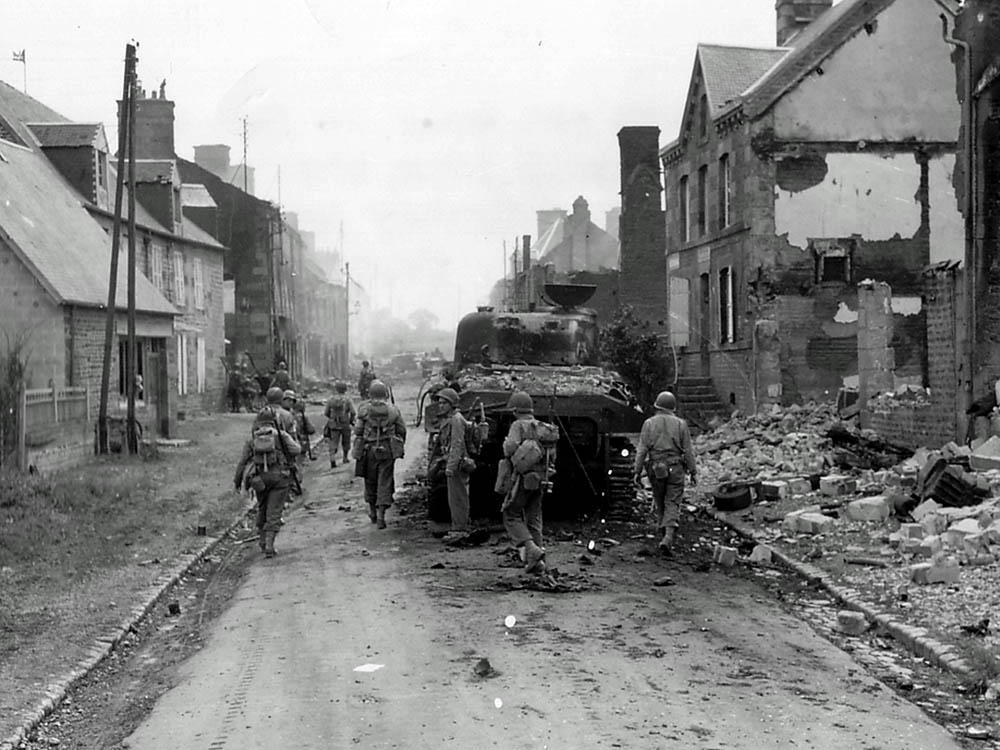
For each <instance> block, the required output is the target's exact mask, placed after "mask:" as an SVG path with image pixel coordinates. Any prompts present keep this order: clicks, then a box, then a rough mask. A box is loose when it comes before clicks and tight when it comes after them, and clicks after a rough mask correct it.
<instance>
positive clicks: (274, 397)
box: [267, 385, 284, 404]
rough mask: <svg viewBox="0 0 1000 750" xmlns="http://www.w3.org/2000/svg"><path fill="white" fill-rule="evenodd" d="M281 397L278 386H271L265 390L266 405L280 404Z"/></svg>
mask: <svg viewBox="0 0 1000 750" xmlns="http://www.w3.org/2000/svg"><path fill="white" fill-rule="evenodd" d="M283 395H284V394H283V393H282V390H281V389H280V388H279V387H278V386H276V385H273V386H271V387H270V388H268V389H267V403H269V404H280V403H281V397H282V396H283Z"/></svg>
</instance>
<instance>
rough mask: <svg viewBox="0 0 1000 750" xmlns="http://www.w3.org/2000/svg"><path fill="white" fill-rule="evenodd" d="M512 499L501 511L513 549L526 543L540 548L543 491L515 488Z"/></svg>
mask: <svg viewBox="0 0 1000 750" xmlns="http://www.w3.org/2000/svg"><path fill="white" fill-rule="evenodd" d="M513 492H514V497H513V499H512V500H511V501H510V504H509V505H508V506H507V507H506V508H504V511H503V525H504V528H505V529H507V533H508V534H509V535H510V538H511V540H512V541H513V542H514V546H515V547H522V546H524V543H525V542H527V541H533V542H534V543H535V544H537V545H538V546H539V547H541V546H542V497H543V496H544V494H545V493H544V490H540V489H539V490H526V489H523V488H522V487H517V488H516V489H514V490H513Z"/></svg>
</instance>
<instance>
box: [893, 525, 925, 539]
mask: <svg viewBox="0 0 1000 750" xmlns="http://www.w3.org/2000/svg"><path fill="white" fill-rule="evenodd" d="M899 533H900V534H901V535H902V537H903V538H904V539H923V538H924V527H923V526H921V525H920V524H919V523H901V524H900V525H899Z"/></svg>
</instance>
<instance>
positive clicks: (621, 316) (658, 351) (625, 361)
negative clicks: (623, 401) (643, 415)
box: [600, 305, 674, 409]
mask: <svg viewBox="0 0 1000 750" xmlns="http://www.w3.org/2000/svg"><path fill="white" fill-rule="evenodd" d="M600 351H601V359H602V360H603V361H604V362H606V363H607V364H608V365H609V366H611V367H612V368H614V369H615V370H617V371H618V374H620V375H621V376H622V377H623V378H624V379H625V381H626V382H627V383H628V384H629V386H630V387H631V388H632V391H633V393H635V395H636V398H638V399H639V402H640V404H642V406H643V408H644V409H648V408H650V407H651V406H652V404H653V402H654V401H655V400H656V395H657V394H658V393H659V392H660V391H662V390H664V389H665V388H667V387H668V386H669V385H670V383H672V382H673V380H674V361H673V357H672V356H671V354H670V350H669V348H668V347H667V345H666V343H665V342H664V340H663V339H662V338H661V337H660V335H659V334H657V333H655V332H653V331H651V330H650V328H649V324H648V323H646V322H644V321H641V320H639V319H638V318H637V317H636V316H635V312H634V311H633V310H632V308H631V307H630V306H628V305H622V307H621V308H620V309H619V311H618V314H617V315H616V316H615V318H614V320H612V321H611V322H610V323H609V324H608V325H606V326H604V327H602V328H601V332H600Z"/></svg>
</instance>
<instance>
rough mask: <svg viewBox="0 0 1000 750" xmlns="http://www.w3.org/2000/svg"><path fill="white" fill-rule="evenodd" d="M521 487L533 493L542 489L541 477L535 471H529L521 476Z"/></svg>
mask: <svg viewBox="0 0 1000 750" xmlns="http://www.w3.org/2000/svg"><path fill="white" fill-rule="evenodd" d="M521 486H522V487H524V489H526V490H528V492H534V491H535V490H540V489H541V488H542V475H541V474H539V473H538V472H537V471H529V472H528V473H527V474H522V475H521Z"/></svg>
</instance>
